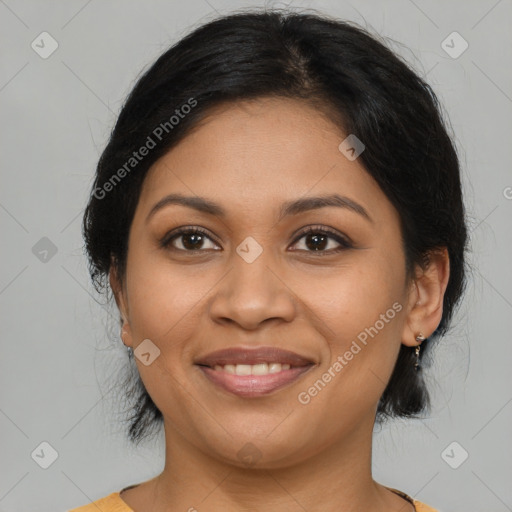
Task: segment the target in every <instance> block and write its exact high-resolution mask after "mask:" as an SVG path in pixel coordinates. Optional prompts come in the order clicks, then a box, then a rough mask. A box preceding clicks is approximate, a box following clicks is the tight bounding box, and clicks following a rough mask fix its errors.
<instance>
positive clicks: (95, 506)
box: [67, 491, 133, 512]
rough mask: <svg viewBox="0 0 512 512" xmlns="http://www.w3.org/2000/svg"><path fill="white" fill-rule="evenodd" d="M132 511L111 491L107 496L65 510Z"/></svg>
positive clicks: (71, 511)
mask: <svg viewBox="0 0 512 512" xmlns="http://www.w3.org/2000/svg"><path fill="white" fill-rule="evenodd" d="M98 510H101V512H133V510H132V509H131V508H130V507H129V506H128V505H127V504H126V503H125V502H124V501H123V500H122V499H121V496H120V495H119V491H118V492H113V493H112V494H109V495H108V496H105V497H103V498H100V499H99V500H96V501H93V502H92V503H89V504H88V505H83V506H81V507H78V508H73V509H70V510H68V511H67V512H98Z"/></svg>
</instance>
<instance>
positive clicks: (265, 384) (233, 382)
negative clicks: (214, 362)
mask: <svg viewBox="0 0 512 512" xmlns="http://www.w3.org/2000/svg"><path fill="white" fill-rule="evenodd" d="M198 366H199V365H198ZM313 366H314V365H312V364H311V365H307V366H300V367H295V368H290V369H289V370H281V371H280V372H278V373H269V374H267V375H235V374H232V373H227V372H225V371H224V370H214V369H213V368H210V367H207V366H199V368H200V369H201V371H202V372H203V373H204V374H205V375H206V377H207V378H208V379H209V380H210V381H211V382H213V383H214V384H216V385H217V386H219V387H221V388H223V389H224V390H226V391H229V392H230V393H233V394H234V395H238V396H242V397H246V398H249V397H258V396H263V395H267V394H269V393H272V392H273V391H277V390H278V389H281V388H283V387H284V386H287V385H288V384H291V383H292V382H295V381H296V380H298V379H299V378H300V377H301V376H302V375H304V374H305V373H306V372H308V371H309V370H310V369H311V368H313Z"/></svg>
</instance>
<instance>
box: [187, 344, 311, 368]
mask: <svg viewBox="0 0 512 512" xmlns="http://www.w3.org/2000/svg"><path fill="white" fill-rule="evenodd" d="M261 363H280V364H289V365H290V366H295V367H297V366H307V365H310V364H314V361H312V360H311V359H309V358H307V357H304V356H301V355H299V354H296V353H295V352H290V351H289V350H283V349H279V348H276V347H259V348H252V349H247V348H239V347H233V348H228V349H224V350H217V351H216V352H211V353H210V354H207V355H206V356H203V357H199V358H198V359H197V360H196V361H195V364H197V365H201V366H208V367H210V368H214V367H215V366H225V365H237V364H246V365H248V364H250V365H255V364H261Z"/></svg>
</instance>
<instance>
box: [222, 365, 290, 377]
mask: <svg viewBox="0 0 512 512" xmlns="http://www.w3.org/2000/svg"><path fill="white" fill-rule="evenodd" d="M289 369H290V365H289V364H288V363H284V364H281V363H258V364H226V365H224V366H221V365H219V364H216V365H215V366H214V370H215V371H222V370H224V371H225V372H226V373H231V374H232V375H268V374H269V373H279V372H280V371H282V370H289Z"/></svg>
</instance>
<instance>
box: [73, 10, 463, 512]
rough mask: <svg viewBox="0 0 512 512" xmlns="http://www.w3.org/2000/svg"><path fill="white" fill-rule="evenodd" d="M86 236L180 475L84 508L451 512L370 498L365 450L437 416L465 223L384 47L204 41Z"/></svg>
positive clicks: (122, 132) (108, 174)
mask: <svg viewBox="0 0 512 512" xmlns="http://www.w3.org/2000/svg"><path fill="white" fill-rule="evenodd" d="M83 229H84V237H85V241H86V249H87V252H88V257H89V264H90V272H91V276H92V279H93V282H94V283H95V285H96V286H97V289H98V290H101V289H102V287H105V288H107V289H108V285H107V279H108V283H109V285H110V287H111V289H112V291H113V294H114V297H115V300H116V304H117V306H118V308H119V312H120V316H121V338H122V340H123V343H124V344H125V345H126V346H127V347H128V352H129V356H130V359H131V361H132V362H134V363H135V364H136V367H137V370H138V375H140V380H139V381H138V384H139V391H140V395H139V396H138V397H137V402H136V405H135V409H134V416H133V418H132V421H131V424H130V430H129V435H130V438H131V440H132V441H134V442H138V441H139V440H141V439H142V438H143V437H144V436H145V435H147V434H148V432H149V429H150V428H152V427H155V426H156V425H159V424H163V426H164V432H165V444H166V457H165V468H164V470H163V471H162V473H161V474H160V475H157V476H156V477H154V478H153V479H151V480H149V481H146V482H142V483H139V484H136V485H131V486H129V487H126V488H124V489H123V490H122V491H121V492H113V493H112V494H110V495H109V496H106V497H104V498H102V499H99V500H97V501H95V502H94V503H92V504H89V505H87V506H84V507H79V508H77V509H74V510H75V512H76V511H80V512H86V511H89V510H98V509H100V510H102V511H104V512H107V511H114V510H115V511H119V512H121V511H130V510H133V511H136V512H148V511H152V512H160V511H164V510H165V511H169V510H189V511H193V510H209V511H217V510H218V511H220V510H222V511H228V512H230V511H240V510H254V511H256V510H266V509H267V508H268V506H269V505H271V506H272V508H273V509H275V510H284V511H295V510H323V511H335V510H336V511H339V510H344V511H356V510H357V511H361V510H371V511H373V512H384V511H385V512H390V511H397V512H398V511H401V512H409V511H414V510H416V511H423V512H425V511H434V510H435V509H434V508H431V507H430V506H427V505H426V504H423V503H420V502H419V501H417V500H414V499H413V498H411V497H409V496H407V495H406V494H405V493H403V492H401V491H399V490H397V489H394V488H389V487H386V486H384V485H381V484H379V483H377V482H376V481H374V480H373V478H372V474H371V453H372V432H373V427H374V424H375V422H376V421H377V422H381V421H384V420H385V419H386V418H391V417H414V416H416V415H418V414H419V413H420V412H423V411H425V410H427V409H428V405H429V401H428V392H427V390H426V389H425V385H424V382H423V378H422V362H423V360H424V359H423V358H424V355H425V353H428V352H429V351H430V350H431V347H432V343H434V342H435V341H436V340H437V339H438V338H439V337H440V336H441V335H443V334H444V333H445V332H446V330H447V328H448V325H449V321H450V318H451V316H452V313H453V311H454V307H455V305H456V304H457V302H458V300H459V298H460V295H461V293H462V290H463V285H464V251H465V246H466V225H465V215H464V207H463V201H462V194H461V185H460V174H459V163H458V158H457V155H456V152H455V150H454V147H453V144H452V141H451V140H450V137H449V136H448V134H447V132H446V129H445V126H444V124H443V121H442V117H441V115H440V108H439V104H438V102H437V98H436V96H435V94H434V93H433V92H432V90H431V88H430V87H429V86H428V85H427V84H426V83H425V82H424V81H423V80H422V79H421V78H419V77H418V76H417V75H416V74H415V73H414V72H413V71H412V70H411V69H410V68H409V67H408V66H407V65H406V64H405V63H404V62H403V61H402V60H401V59H400V58H399V57H397V56H396V55H395V54H394V53H392V52H391V51H390V50H389V49H387V48H386V47H385V46H384V45H383V44H381V43H380V42H379V41H377V40H376V39H375V38H374V37H372V36H370V35H369V34H368V33H366V32H365V31H364V30H362V29H360V28H358V27H356V26H355V25H353V24H351V23H345V22H340V21H337V20H334V19H329V18H327V17H320V16H317V15H306V14H293V13H287V12H283V11H270V12H252V13H244V14H236V15H231V16H226V17H222V18H220V19H218V20H215V21H213V22H210V23H208V24H206V25H204V26H202V27H200V28H198V29H197V30H195V31H194V32H192V33H191V34H189V35H188V36H186V37H185V38H184V39H182V40H181V41H180V42H178V43H177V44H176V45H175V46H173V47H172V48H171V49H169V50H168V51H166V52H165V53H164V54H163V55H162V56H161V57H160V58H159V59H158V60H157V61H156V62H155V63H154V64H153V66H152V67H151V68H150V69H149V70H148V71H147V72H146V73H145V74H144V75H143V76H142V77H141V78H140V79H139V81H138V83H137V84H136V86H135V87H134V89H133V91H132V92H131V94H130V95H129V97H128V99H127V101H126V103H125V105H124V107H123V109H122V111H121V113H120V115H119V119H118V121H117V124H116V126H115V129H114V131H113V133H112V135H111V138H110V141H109V144H108V146H107V147H106V149H105V151H104V152H103V154H102V156H101V159H100V161H99V164H98V167H97V174H96V179H95V183H94V185H93V189H92V192H91V197H90V201H89V204H88V206H87V209H86V212H85V216H84V224H83ZM418 463H419V461H418ZM411 469H413V468H411Z"/></svg>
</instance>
